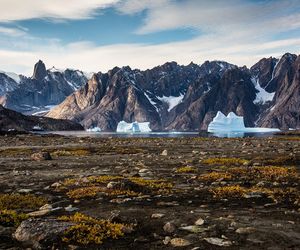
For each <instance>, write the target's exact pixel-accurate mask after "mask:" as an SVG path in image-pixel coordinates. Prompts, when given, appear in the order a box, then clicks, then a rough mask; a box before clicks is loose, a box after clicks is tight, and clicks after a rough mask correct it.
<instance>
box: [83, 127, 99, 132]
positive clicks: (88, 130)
mask: <svg viewBox="0 0 300 250" xmlns="http://www.w3.org/2000/svg"><path fill="white" fill-rule="evenodd" d="M86 131H87V132H101V129H100V128H99V127H94V128H89V129H87V130H86Z"/></svg>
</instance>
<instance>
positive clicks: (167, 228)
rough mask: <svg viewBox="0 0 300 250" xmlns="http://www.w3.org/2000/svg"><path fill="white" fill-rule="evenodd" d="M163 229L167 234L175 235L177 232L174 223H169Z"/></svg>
mask: <svg viewBox="0 0 300 250" xmlns="http://www.w3.org/2000/svg"><path fill="white" fill-rule="evenodd" d="M163 229H164V231H165V232H167V233H173V232H174V231H175V230H176V226H175V225H174V224H173V223H171V222H167V223H166V224H165V225H164V227H163Z"/></svg>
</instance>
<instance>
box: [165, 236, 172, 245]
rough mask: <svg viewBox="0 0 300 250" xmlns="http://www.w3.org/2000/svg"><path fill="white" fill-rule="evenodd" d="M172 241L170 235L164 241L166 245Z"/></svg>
mask: <svg viewBox="0 0 300 250" xmlns="http://www.w3.org/2000/svg"><path fill="white" fill-rule="evenodd" d="M170 241H171V237H170V236H166V237H165V239H164V240H163V243H164V244H165V245H168V244H169V243H170Z"/></svg>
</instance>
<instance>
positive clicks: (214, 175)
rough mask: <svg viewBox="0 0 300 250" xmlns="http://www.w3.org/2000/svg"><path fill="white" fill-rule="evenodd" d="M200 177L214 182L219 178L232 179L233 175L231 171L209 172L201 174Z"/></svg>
mask: <svg viewBox="0 0 300 250" xmlns="http://www.w3.org/2000/svg"><path fill="white" fill-rule="evenodd" d="M199 179H200V180H202V181H207V182H213V181H217V180H224V181H225V180H226V181H228V180H231V179H232V175H231V174H229V173H224V172H211V173H208V174H203V175H201V176H199Z"/></svg>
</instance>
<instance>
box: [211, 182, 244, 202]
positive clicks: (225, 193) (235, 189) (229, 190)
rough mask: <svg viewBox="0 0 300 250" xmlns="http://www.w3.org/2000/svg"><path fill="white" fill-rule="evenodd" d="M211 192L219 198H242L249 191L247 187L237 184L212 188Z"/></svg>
mask: <svg viewBox="0 0 300 250" xmlns="http://www.w3.org/2000/svg"><path fill="white" fill-rule="evenodd" d="M210 192H211V193H212V194H213V196H214V197H215V198H217V199H228V198H241V197H243V196H244V194H245V193H246V192H247V189H246V188H243V187H241V186H239V185H235V186H225V187H216V188H212V189H210Z"/></svg>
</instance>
